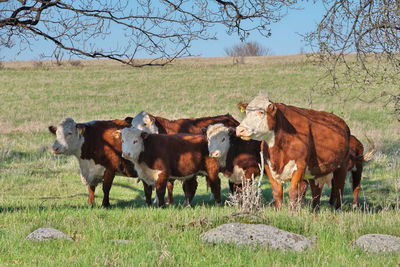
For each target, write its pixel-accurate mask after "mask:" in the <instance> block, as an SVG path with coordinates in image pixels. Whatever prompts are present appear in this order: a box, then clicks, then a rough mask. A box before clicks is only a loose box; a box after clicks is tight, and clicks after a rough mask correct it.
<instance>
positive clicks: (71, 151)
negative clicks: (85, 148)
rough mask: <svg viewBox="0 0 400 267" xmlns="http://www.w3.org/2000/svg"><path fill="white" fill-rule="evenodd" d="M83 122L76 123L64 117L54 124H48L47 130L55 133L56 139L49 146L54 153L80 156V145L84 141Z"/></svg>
mask: <svg viewBox="0 0 400 267" xmlns="http://www.w3.org/2000/svg"><path fill="white" fill-rule="evenodd" d="M84 129H85V128H84V125H83V124H77V123H76V122H75V121H74V120H73V119H71V118H66V119H64V120H62V121H61V122H60V124H59V125H58V126H57V127H55V126H50V127H49V131H50V132H51V133H53V134H55V135H56V140H55V141H54V144H53V145H52V146H51V150H52V152H53V153H54V154H65V155H75V156H77V157H79V156H80V153H81V147H82V144H83V142H84V138H83V135H82V133H83V130H84Z"/></svg>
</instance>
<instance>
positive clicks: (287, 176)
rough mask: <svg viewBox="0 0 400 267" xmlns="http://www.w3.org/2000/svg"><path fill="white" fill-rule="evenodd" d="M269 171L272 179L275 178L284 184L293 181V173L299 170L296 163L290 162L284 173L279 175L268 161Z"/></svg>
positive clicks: (284, 168)
mask: <svg viewBox="0 0 400 267" xmlns="http://www.w3.org/2000/svg"><path fill="white" fill-rule="evenodd" d="M267 164H268V167H269V170H270V171H271V174H272V178H274V179H275V180H276V181H277V182H278V183H279V184H281V185H282V184H284V183H286V182H288V181H290V180H291V179H292V175H293V173H294V172H295V171H296V170H297V164H296V161H294V160H290V161H289V162H288V163H287V164H286V165H285V167H283V171H282V173H277V172H276V171H274V170H273V169H272V167H271V162H270V161H269V160H267Z"/></svg>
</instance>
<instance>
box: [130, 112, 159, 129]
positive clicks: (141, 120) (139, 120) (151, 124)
mask: <svg viewBox="0 0 400 267" xmlns="http://www.w3.org/2000/svg"><path fill="white" fill-rule="evenodd" d="M131 125H132V126H131V128H136V129H139V130H141V131H144V132H147V133H154V134H158V127H157V126H156V123H155V119H151V118H150V116H149V114H148V113H147V112H146V111H141V112H139V113H138V114H137V115H136V116H135V117H134V118H133V119H132V122H131Z"/></svg>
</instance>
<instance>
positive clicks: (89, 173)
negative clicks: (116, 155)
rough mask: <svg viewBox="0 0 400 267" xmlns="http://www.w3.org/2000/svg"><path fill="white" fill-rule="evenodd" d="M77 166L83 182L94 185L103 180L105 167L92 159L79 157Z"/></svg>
mask: <svg viewBox="0 0 400 267" xmlns="http://www.w3.org/2000/svg"><path fill="white" fill-rule="evenodd" d="M79 167H80V170H81V179H82V183H83V184H85V185H93V186H96V185H97V184H99V183H101V182H102V181H103V176H104V172H105V170H106V168H104V167H103V166H102V165H100V164H96V163H95V162H94V160H93V159H90V160H87V159H79Z"/></svg>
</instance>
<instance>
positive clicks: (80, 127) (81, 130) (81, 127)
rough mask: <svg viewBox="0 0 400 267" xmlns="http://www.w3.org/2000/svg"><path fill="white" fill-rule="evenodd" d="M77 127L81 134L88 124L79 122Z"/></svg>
mask: <svg viewBox="0 0 400 267" xmlns="http://www.w3.org/2000/svg"><path fill="white" fill-rule="evenodd" d="M76 129H78V133H79V135H83V133H84V132H85V130H86V125H85V124H83V123H78V124H77V125H76Z"/></svg>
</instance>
